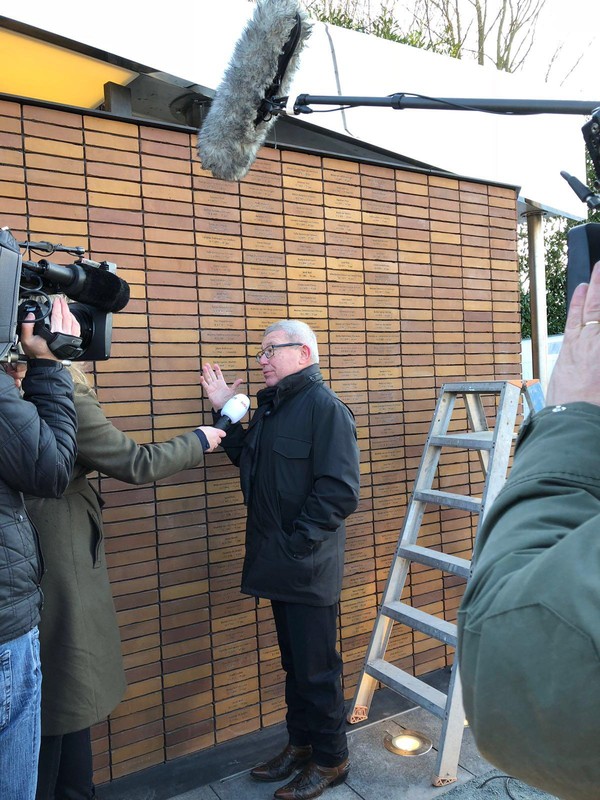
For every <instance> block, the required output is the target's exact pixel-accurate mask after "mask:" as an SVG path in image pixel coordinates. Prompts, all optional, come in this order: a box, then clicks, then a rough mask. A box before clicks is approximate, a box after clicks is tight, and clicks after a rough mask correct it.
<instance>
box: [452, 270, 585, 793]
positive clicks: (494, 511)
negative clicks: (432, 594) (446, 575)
mask: <svg viewBox="0 0 600 800" xmlns="http://www.w3.org/2000/svg"><path fill="white" fill-rule="evenodd" d="M547 402H548V406H547V407H546V408H544V409H543V410H542V411H541V412H539V413H537V414H535V415H532V416H531V417H530V418H529V419H528V420H527V421H526V422H525V423H524V425H523V428H522V430H521V432H520V434H519V438H518V441H517V448H516V452H515V458H514V464H513V467H512V470H511V473H510V475H509V478H508V480H507V482H506V485H505V486H504V488H503V489H502V491H501V492H500V494H499V495H498V497H497V499H496V501H495V503H494V504H493V505H492V507H491V509H490V511H489V513H488V515H487V517H486V519H485V522H484V525H483V528H482V531H481V533H480V536H479V539H478V542H477V545H476V548H475V568H474V571H473V577H472V579H471V581H470V582H469V584H468V586H467V590H466V592H465V596H464V598H463V601H462V605H461V609H460V612H459V649H458V655H459V663H460V668H461V673H462V683H463V691H464V703H465V710H466V715H467V719H468V720H469V723H470V725H471V727H472V729H473V734H474V737H475V741H476V743H477V746H478V747H479V749H480V751H481V752H482V754H483V755H484V756H485V757H486V758H487V759H489V761H491V762H492V763H493V764H495V765H496V766H498V767H500V768H501V769H503V770H505V771H506V772H508V773H510V774H511V775H514V776H515V777H517V778H520V779H522V780H523V781H525V782H526V783H528V784H531V785H532V786H536V787H539V788H540V789H543V790H545V791H547V792H551V793H552V794H553V795H557V796H558V797H560V798H564V799H565V800H591V798H594V797H598V796H599V793H600V789H599V787H600V759H599V758H598V753H597V749H598V741H599V738H600V657H599V652H600V262H599V264H597V265H596V268H595V269H594V271H593V272H592V276H591V279H590V283H589V285H587V284H581V285H580V286H578V287H577V289H576V290H575V293H574V294H573V299H572V301H571V306H570V309H569V314H568V318H567V325H566V329H565V336H564V341H563V345H562V349H561V352H560V355H559V358H558V361H557V363H556V366H555V368H554V371H553V373H552V378H551V381H550V385H549V388H548V394H547Z"/></svg>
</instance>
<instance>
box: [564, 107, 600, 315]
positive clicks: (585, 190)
mask: <svg viewBox="0 0 600 800" xmlns="http://www.w3.org/2000/svg"><path fill="white" fill-rule="evenodd" d="M581 132H582V134H583V139H584V141H585V146H586V148H587V151H588V153H589V156H590V159H591V161H592V165H593V167H594V172H595V173H596V180H595V181H594V183H593V188H592V189H590V188H589V187H588V186H586V185H585V184H583V183H581V181H579V180H577V178H574V177H573V176H572V175H569V173H568V172H561V175H562V176H563V178H564V179H565V180H566V181H567V183H568V184H569V186H570V187H571V188H572V189H573V191H574V192H575V194H576V195H577V197H579V199H580V200H581V201H582V202H584V203H586V204H587V206H588V208H590V209H592V210H596V209H598V208H600V194H599V191H600V108H597V109H596V110H595V111H594V112H593V114H592V116H591V118H590V120H589V121H588V122H586V123H585V125H584V126H583V128H582V129H581ZM567 250H568V257H567V308H568V307H569V305H570V303H571V297H572V296H573V292H574V291H575V289H576V287H577V286H579V284H580V283H588V282H589V280H590V275H591V274H592V269H593V268H594V264H595V263H596V262H597V261H600V224H599V223H597V222H586V223H585V224H583V225H576V226H575V227H574V228H571V230H570V231H569V232H568V233H567Z"/></svg>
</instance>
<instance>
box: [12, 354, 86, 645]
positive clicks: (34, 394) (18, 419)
mask: <svg viewBox="0 0 600 800" xmlns="http://www.w3.org/2000/svg"><path fill="white" fill-rule="evenodd" d="M23 392H24V399H23V398H22V397H21V396H20V394H19V392H18V390H17V388H16V387H15V384H14V381H13V379H12V378H11V377H9V376H8V375H7V374H6V373H5V372H4V370H2V369H0V644H2V643H3V642H7V641H10V640H11V639H16V638H17V637H19V636H22V635H23V634H25V633H27V632H28V631H30V630H31V629H32V628H33V627H34V626H35V625H37V623H38V622H39V617H40V607H41V603H42V593H41V590H40V579H41V574H42V564H41V560H40V555H39V553H40V550H39V543H38V540H37V534H36V533H35V531H34V529H33V528H32V526H31V524H30V522H29V520H28V518H27V514H26V512H25V506H24V505H23V497H22V494H21V492H26V493H27V494H33V495H38V496H39V497H58V496H60V495H61V494H62V492H64V490H65V489H66V487H67V485H68V483H69V479H70V477H71V470H72V468H73V464H74V463H75V453H76V446H75V431H76V428H77V421H76V416H75V407H74V405H73V382H72V380H71V376H70V375H69V373H68V372H67V370H66V369H64V368H63V367H62V365H61V364H59V363H58V362H56V361H51V360H45V359H34V360H32V361H30V362H29V366H28V369H27V376H26V377H25V379H24V380H23Z"/></svg>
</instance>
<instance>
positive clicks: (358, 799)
mask: <svg viewBox="0 0 600 800" xmlns="http://www.w3.org/2000/svg"><path fill="white" fill-rule="evenodd" d="M440 727H441V723H440V721H439V720H438V719H437V718H436V717H434V716H432V715H431V714H429V713H428V712H426V711H423V710H422V709H421V708H415V709H412V710H410V711H405V712H403V713H401V714H398V715H396V716H393V717H390V718H388V719H385V720H382V721H380V722H375V723H373V724H372V725H368V724H367V725H365V726H363V727H361V728H359V729H356V730H351V731H350V732H349V743H350V757H351V760H352V769H351V772H350V775H349V777H348V780H347V781H346V783H345V784H342V785H340V786H335V787H332V788H330V789H328V790H327V792H326V794H325V795H324V797H326V798H327V800H433V799H434V798H437V797H441V796H442V795H444V794H446V793H447V792H449V791H450V790H451V789H453V788H454V786H456V785H457V784H452V785H450V786H446V787H444V788H439V789H438V788H435V787H434V786H432V785H431V778H432V777H433V774H434V770H435V763H436V758H437V750H436V746H437V743H438V739H439V733H440ZM403 729H413V730H418V731H421V732H422V733H425V734H426V735H427V736H429V737H430V738H431V739H432V741H433V745H434V747H433V749H432V750H431V751H430V752H429V753H426V754H425V755H422V756H416V757H413V758H403V757H402V756H396V755H394V754H393V753H390V752H389V751H388V750H386V749H385V747H384V745H383V738H384V736H385V733H386V732H388V731H389V732H390V733H391V734H392V735H395V734H396V733H400V732H401V731H402V730H403ZM274 752H275V751H273V753H274ZM270 755H271V752H268V753H265V758H268V757H269V756H270ZM490 769H491V765H490V764H489V763H488V762H487V761H485V760H484V759H483V758H482V757H481V756H480V755H479V753H478V751H477V749H476V747H475V745H474V744H473V739H472V737H471V733H470V731H469V729H468V728H467V729H466V730H465V735H464V739H463V746H462V751H461V758H460V765H459V770H458V785H460V784H464V783H466V782H467V781H468V780H470V779H471V778H472V777H473V776H474V775H482V774H484V773H486V772H489V770H490ZM279 785H280V784H265V783H257V782H256V781H253V780H252V779H251V778H250V777H249V775H248V770H244V771H243V772H240V773H238V774H235V775H230V776H228V777H225V778H221V779H220V780H216V781H214V782H212V783H209V784H207V785H205V786H199V787H198V788H196V789H192V790H190V791H187V792H185V793H184V794H175V795H172V797H171V799H170V800H268V798H271V797H272V793H273V791H274V790H275V789H276V788H277V787H278V786H279ZM154 797H155V795H154V793H153V790H152V789H150V788H149V789H148V793H147V795H146V797H143V798H142V797H140V800H154Z"/></svg>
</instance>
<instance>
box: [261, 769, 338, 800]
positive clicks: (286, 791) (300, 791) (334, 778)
mask: <svg viewBox="0 0 600 800" xmlns="http://www.w3.org/2000/svg"><path fill="white" fill-rule="evenodd" d="M349 772H350V761H349V759H346V760H345V761H342V763H341V764H340V765H339V766H337V767H320V766H319V765H318V764H315V762H314V761H310V762H309V763H308V764H307V765H306V766H305V767H304V769H303V770H302V772H300V773H299V774H298V775H296V777H295V778H294V779H293V780H292V781H290V782H289V783H288V784H286V785H285V786H282V787H281V789H277V791H276V792H275V794H274V797H275V798H276V800H312V798H313V797H319V796H320V795H322V794H323V792H324V791H325V789H327V787H328V786H335V785H336V784H337V783H343V782H344V781H345V780H346V778H347V777H348V773H349Z"/></svg>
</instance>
